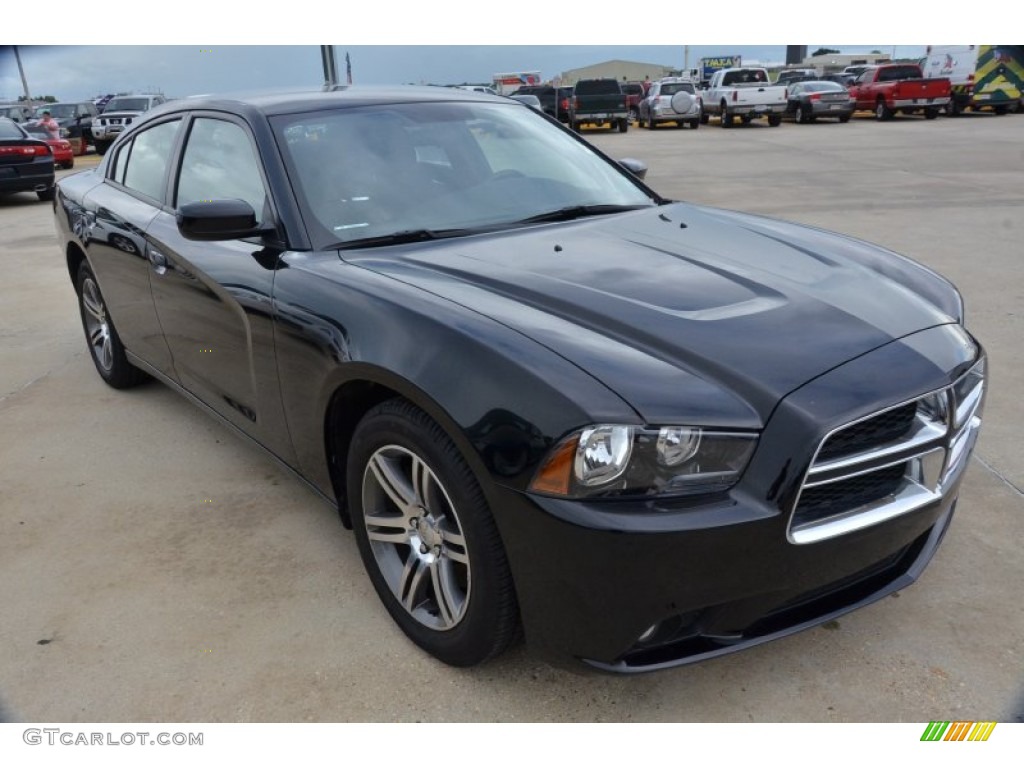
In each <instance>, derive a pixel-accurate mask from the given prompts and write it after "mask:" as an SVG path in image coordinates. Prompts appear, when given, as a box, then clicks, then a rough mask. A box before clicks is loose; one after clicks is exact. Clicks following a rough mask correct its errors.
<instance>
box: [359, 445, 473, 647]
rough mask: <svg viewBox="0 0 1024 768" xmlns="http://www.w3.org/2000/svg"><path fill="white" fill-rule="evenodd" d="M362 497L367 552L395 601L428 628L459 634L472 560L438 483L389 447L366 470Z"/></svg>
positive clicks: (406, 453) (412, 458) (415, 459)
mask: <svg viewBox="0 0 1024 768" xmlns="http://www.w3.org/2000/svg"><path fill="white" fill-rule="evenodd" d="M362 497H363V520H364V523H365V526H366V535H367V538H368V539H369V542H370V548H371V550H372V552H373V556H374V559H375V560H376V562H377V567H378V569H379V571H380V574H381V575H382V576H383V577H384V581H385V582H386V583H387V585H388V587H389V588H390V589H391V592H392V594H394V596H395V597H396V598H397V599H398V601H399V603H401V605H402V607H403V608H404V609H405V611H406V612H407V613H408V614H409V615H410V616H412V617H413V618H414V619H415V620H416V621H418V622H419V623H420V624H422V625H424V626H425V627H428V628H429V629H433V630H437V631H446V630H450V629H453V628H454V627H456V626H457V625H458V624H459V622H460V621H461V620H462V619H463V617H464V616H465V613H466V608H467V606H468V605H469V597H470V589H471V575H470V565H469V552H468V551H467V549H466V539H465V537H464V536H463V532H462V525H461V523H460V522H459V517H458V513H457V512H456V510H455V506H454V504H453V503H452V500H451V497H450V496H449V494H448V491H447V490H446V489H445V487H444V485H443V484H442V483H441V481H440V480H439V479H438V477H437V475H436V474H434V472H433V470H431V468H430V467H429V466H428V465H427V463H426V462H425V461H424V460H423V459H422V458H421V457H420V456H419V455H417V454H416V453H414V452H412V451H410V450H409V449H407V448H404V447H402V446H398V445H386V446H384V447H382V448H380V449H378V450H377V451H375V452H374V453H373V455H372V456H371V457H370V459H369V461H368V462H367V464H366V469H365V471H364V473H363V488H362Z"/></svg>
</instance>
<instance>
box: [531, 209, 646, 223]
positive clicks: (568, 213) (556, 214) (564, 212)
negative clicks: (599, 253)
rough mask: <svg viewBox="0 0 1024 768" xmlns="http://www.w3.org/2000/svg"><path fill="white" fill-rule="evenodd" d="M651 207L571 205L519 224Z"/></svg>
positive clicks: (567, 219)
mask: <svg viewBox="0 0 1024 768" xmlns="http://www.w3.org/2000/svg"><path fill="white" fill-rule="evenodd" d="M650 207H651V206H649V205H569V206H566V207H565V208H558V209H557V210H554V211H547V212H546V213H538V214H536V215H535V216H528V217H527V218H525V219H520V220H519V222H518V223H519V224H534V223H538V222H542V221H571V220H572V219H582V218H583V217H585V216H600V215H602V214H605V213H621V212H622V211H637V210H640V209H641V208H650Z"/></svg>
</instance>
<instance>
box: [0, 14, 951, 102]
mask: <svg viewBox="0 0 1024 768" xmlns="http://www.w3.org/2000/svg"><path fill="white" fill-rule="evenodd" d="M142 7H143V6H140V5H139V3H138V0H104V2H103V4H102V10H101V11H99V12H97V13H89V14H88V15H86V16H83V15H82V13H81V10H82V5H81V3H80V1H76V2H72V1H71V0H49V2H48V3H47V4H46V9H47V13H48V14H50V16H51V17H52V18H53V19H57V18H63V19H67V20H68V23H66V24H64V23H62V24H56V23H51V24H48V25H46V26H45V27H42V26H40V25H18V26H17V34H16V36H17V38H19V39H15V40H11V39H10V38H11V37H12V35H6V36H5V37H7V38H8V41H9V42H11V43H17V44H18V50H19V52H20V53H21V57H22V63H23V64H24V67H25V74H26V76H27V79H28V83H29V88H30V89H31V90H32V92H33V95H40V94H51V95H54V96H57V97H58V98H61V99H66V100H73V99H78V98H88V97H92V96H95V95H98V94H102V93H113V92H119V91H145V90H148V89H150V88H157V89H160V90H162V91H163V92H164V93H166V94H167V95H168V96H187V95H190V94H196V93H208V92H215V91H226V90H247V89H251V88H259V87H274V86H288V85H303V84H308V85H319V84H320V83H321V82H322V79H323V69H322V66H321V63H320V49H319V45H320V44H321V43H333V44H334V46H335V48H336V50H337V52H338V54H339V58H340V59H341V61H340V62H339V64H340V69H341V73H342V76H344V54H345V52H346V51H347V52H348V53H349V55H350V56H351V60H352V73H353V79H354V80H355V82H357V83H364V84H385V83H420V82H424V83H463V82H488V81H490V79H491V77H492V75H494V74H495V73H496V72H514V71H527V70H531V71H532V70H539V71H540V72H541V74H542V76H543V77H544V78H545V79H547V78H551V77H554V76H557V75H558V74H559V73H561V72H563V71H565V70H567V69H573V68H576V67H581V66H586V65H588V64H595V63H598V62H601V61H606V60H609V59H628V60H631V61H642V62H647V63H651V64H664V65H670V66H674V67H682V66H683V64H684V46H685V45H687V44H689V47H690V63H691V66H696V65H697V61H698V59H700V57H702V56H721V55H735V54H741V55H743V56H745V57H746V58H748V59H756V60H761V61H782V60H784V58H785V44H786V43H800V42H801V40H817V39H822V38H824V39H832V40H836V39H839V40H844V41H845V42H843V43H839V44H835V43H833V44H813V43H809V44H808V47H809V49H810V50H814V49H815V48H818V47H822V46H824V47H829V48H838V49H840V50H842V51H844V52H866V51H870V50H872V49H878V50H882V51H884V52H886V53H892V52H893V51H894V50H895V53H896V55H897V56H917V55H921V54H922V53H923V51H924V49H925V45H926V43H929V42H931V43H949V42H952V40H951V38H952V37H955V36H957V35H961V34H962V35H963V36H964V37H969V32H970V31H971V30H969V28H968V29H965V27H964V24H965V23H966V24H968V25H969V24H970V23H971V21H970V20H969V19H968V20H967V21H966V22H965V21H964V20H963V19H958V20H957V21H956V22H955V26H952V24H953V22H949V23H946V22H943V21H942V15H941V14H928V15H926V16H927V18H917V17H919V16H920V14H915V15H914V17H913V18H912V17H910V16H909V15H907V18H905V19H901V17H900V16H901V13H903V12H902V11H900V10H899V7H897V6H895V5H894V4H893V3H892V2H891V0H858V2H857V3H856V4H854V5H849V4H839V5H833V6H829V5H828V4H825V5H824V6H823V5H822V3H821V2H820V0H782V2H781V3H779V2H776V3H770V2H769V3H765V2H756V1H755V0H730V2H729V3H728V9H727V12H726V10H724V8H725V7H724V6H722V9H720V10H716V8H718V6H715V5H714V4H705V5H703V6H701V5H697V4H687V3H680V2H679V0H642V2H640V3H635V4H630V5H629V6H628V7H624V6H621V5H619V6H601V5H600V4H598V3H596V1H594V0H592V1H591V2H589V3H588V2H572V3H566V2H562V3H558V2H552V0H517V1H516V2H515V3H484V2H480V0H431V2H429V3H424V2H406V1H405V0H389V2H387V3H383V2H380V1H379V0H378V1H377V2H372V1H369V0H343V2H339V3H321V2H316V3H313V2H311V0H290V2H288V3H286V4H285V3H282V4H277V5H272V4H268V5H259V4H250V5H243V4H238V3H213V2H210V0H175V2H174V3H173V4H167V5H160V4H157V5H153V4H149V5H146V6H145V12H144V13H143V12H142V10H141V9H142ZM601 7H604V8H614V10H613V11H611V12H606V11H603V10H601ZM823 8H824V9H829V8H833V9H834V10H836V12H838V11H839V10H843V9H845V10H844V15H843V16H842V17H841V20H840V17H838V16H836V15H835V13H832V12H828V13H826V12H824V11H823ZM853 8H856V13H852V9H853ZM910 13H911V11H907V14H910ZM880 19H884V21H885V23H884V24H879V23H878V22H879V20H880ZM929 25H930V26H929ZM880 27H881V28H883V29H884V30H887V33H888V34H890V35H892V36H893V37H897V35H898V38H897V39H890V40H889V42H888V43H882V44H879V43H871V44H860V43H861V41H871V40H878V39H879V36H878V31H877V30H878V29H879V28H880ZM10 31H13V30H10ZM716 40H719V41H725V42H724V43H722V44H713V43H715V41H716ZM126 42H130V43H132V45H123V43H126ZM639 42H642V43H644V44H643V45H638V44H637V43H639ZM283 43H287V45H285V44H283ZM910 43H915V44H910ZM22 90H23V89H22V87H21V80H20V78H19V76H18V68H17V66H16V63H15V60H14V54H13V48H12V46H11V45H4V46H0V98H13V97H17V96H18V95H20V94H21V93H22Z"/></svg>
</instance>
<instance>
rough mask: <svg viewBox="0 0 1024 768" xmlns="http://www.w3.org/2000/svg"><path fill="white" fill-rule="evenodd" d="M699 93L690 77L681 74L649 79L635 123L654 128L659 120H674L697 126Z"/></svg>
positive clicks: (681, 125)
mask: <svg viewBox="0 0 1024 768" xmlns="http://www.w3.org/2000/svg"><path fill="white" fill-rule="evenodd" d="M701 110H702V108H701V100H700V94H698V93H697V89H696V87H695V86H694V84H693V81H692V80H690V79H689V78H685V77H665V78H662V79H661V80H659V81H658V82H656V83H652V84H651V87H650V89H648V91H647V97H646V98H645V99H644V100H643V101H641V102H640V105H639V118H638V121H637V125H638V127H640V128H643V127H644V126H645V125H646V126H647V127H648V128H649V129H651V130H654V129H655V128H656V127H657V126H658V124H659V123H675V124H676V127H677V128H682V127H683V126H684V125H689V126H690V127H691V128H700V124H701Z"/></svg>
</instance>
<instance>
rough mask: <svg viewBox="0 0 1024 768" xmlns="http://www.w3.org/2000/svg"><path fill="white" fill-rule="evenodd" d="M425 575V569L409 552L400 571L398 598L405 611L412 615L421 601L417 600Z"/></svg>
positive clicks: (412, 553)
mask: <svg viewBox="0 0 1024 768" xmlns="http://www.w3.org/2000/svg"><path fill="white" fill-rule="evenodd" d="M426 574H427V567H426V565H425V564H424V562H423V561H422V560H420V558H418V557H417V556H416V553H414V552H410V553H409V559H408V560H406V561H405V568H403V569H402V577H401V579H400V580H399V582H398V596H399V599H401V601H402V605H404V606H405V609H406V610H407V611H409V613H412V612H413V610H414V609H415V608H416V606H417V605H419V603H420V602H421V600H419V599H417V598H418V596H419V594H420V592H422V591H423V587H424V578H423V577H424V576H425V575H426Z"/></svg>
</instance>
